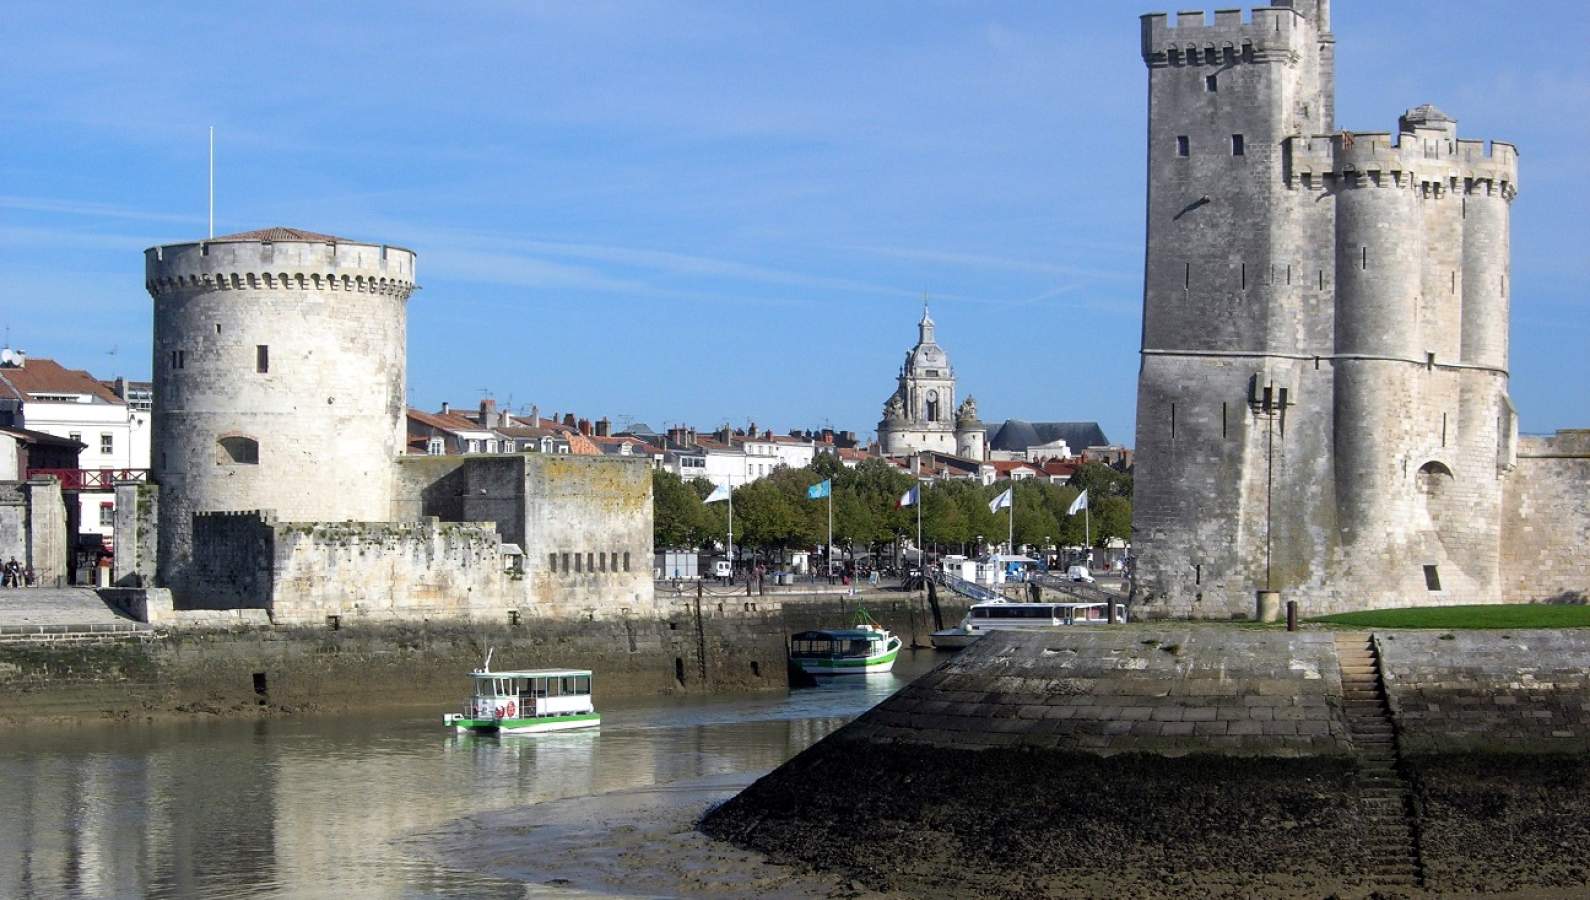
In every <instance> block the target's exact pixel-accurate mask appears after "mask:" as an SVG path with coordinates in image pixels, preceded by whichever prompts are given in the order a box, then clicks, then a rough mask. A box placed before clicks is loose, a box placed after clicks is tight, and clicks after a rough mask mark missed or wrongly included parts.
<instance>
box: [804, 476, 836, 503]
mask: <svg viewBox="0 0 1590 900" xmlns="http://www.w3.org/2000/svg"><path fill="white" fill-rule="evenodd" d="M833 495H834V480H833V479H832V478H824V479H823V480H822V481H819V482H818V483H816V484H814V485H812V486H811V487H809V488H807V489H806V499H807V500H821V499H823V498H824V497H832V496H833Z"/></svg>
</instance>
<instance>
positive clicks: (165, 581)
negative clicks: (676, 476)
mask: <svg viewBox="0 0 1590 900" xmlns="http://www.w3.org/2000/svg"><path fill="white" fill-rule="evenodd" d="M145 261H146V274H147V277H146V284H147V287H148V290H149V293H150V295H151V296H152V297H153V298H154V304H155V316H154V325H155V335H154V372H155V383H154V388H155V390H154V396H155V402H154V449H153V456H154V459H153V468H154V471H153V477H154V481H155V486H153V487H152V488H151V489H149V490H147V491H145V492H144V493H143V494H142V495H141V496H140V497H138V498H137V500H138V502H137V503H136V504H134V505H135V506H136V507H137V508H138V509H140V510H144V511H146V513H145V514H144V515H142V516H132V515H129V516H126V517H124V519H125V521H122V522H119V523H118V524H119V525H121V526H122V530H123V531H124V532H125V533H124V534H123V535H121V536H122V537H125V538H126V539H127V543H128V544H129V545H137V546H139V547H141V548H144V547H149V546H151V545H152V546H154V553H153V554H152V555H153V556H154V557H155V560H154V565H153V566H152V567H151V566H150V565H149V562H150V561H149V560H148V559H147V558H146V557H147V556H148V555H151V554H148V553H143V554H140V556H139V559H138V563H137V565H136V566H134V567H131V568H129V570H128V571H127V572H125V573H118V575H119V581H120V582H121V583H126V584H135V585H148V583H149V580H150V579H149V577H148V571H149V570H150V569H151V568H153V570H154V578H153V581H154V582H155V583H156V584H157V585H158V586H160V587H166V588H170V589H171V591H172V595H173V598H174V600H175V602H176V604H177V608H178V609H214V608H221V609H265V610H267V611H268V612H269V614H270V617H271V620H272V621H273V622H277V623H314V622H324V621H328V620H329V619H330V617H336V618H337V620H339V621H340V620H341V619H342V618H345V617H354V618H360V617H364V618H382V619H423V618H429V617H454V618H502V617H504V616H505V614H508V613H513V614H516V615H526V616H559V617H571V616H578V617H584V618H589V617H591V616H595V615H597V614H599V613H608V612H612V613H618V612H620V611H625V612H627V611H634V612H637V613H639V612H642V611H651V609H650V608H651V606H652V599H653V598H652V582H651V578H650V560H651V555H652V549H651V539H652V525H651V521H652V520H651V516H652V511H651V479H650V473H649V471H648V466H647V462H646V461H645V460H643V459H609V458H606V457H600V458H583V457H582V458H573V457H566V456H545V455H542V454H508V453H504V454H481V455H477V456H462V457H461V456H442V457H432V456H413V455H408V454H406V453H405V450H406V444H407V434H406V429H407V426H406V421H405V409H406V404H405V388H406V385H405V378H404V370H405V363H406V352H407V347H406V334H407V326H406V321H407V312H406V303H407V300H408V298H409V295H410V294H411V293H412V292H413V291H414V290H415V287H416V284H415V280H414V277H415V255H414V253H413V252H411V251H409V250H406V249H402V248H399V247H393V246H390V245H384V244H372V243H365V242H359V241H348V240H344V239H341V238H336V237H332V236H330V235H325V234H317V233H314V232H307V231H300V230H297V229H286V228H271V229H264V230H261V231H254V232H246V233H242V234H236V235H230V236H226V237H220V238H213V239H209V240H205V241H197V242H193V243H187V244H174V245H167V246H161V247H154V248H151V249H150V250H148V251H147V252H146V254H145ZM151 516H152V517H153V519H154V521H155V523H156V524H157V528H156V531H157V535H158V537H157V539H156V540H153V541H151V539H150V535H149V528H148V520H149V519H150V518H151Z"/></svg>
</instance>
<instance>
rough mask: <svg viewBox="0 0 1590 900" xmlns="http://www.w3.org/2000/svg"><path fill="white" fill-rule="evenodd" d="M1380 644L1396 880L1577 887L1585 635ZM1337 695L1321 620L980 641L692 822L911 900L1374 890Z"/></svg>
mask: <svg viewBox="0 0 1590 900" xmlns="http://www.w3.org/2000/svg"><path fill="white" fill-rule="evenodd" d="M1375 640H1377V641H1378V642H1379V644H1378V646H1380V647H1381V648H1382V651H1381V656H1380V658H1381V659H1382V660H1383V661H1384V668H1385V674H1386V678H1385V687H1386V692H1387V695H1388V699H1389V705H1388V706H1387V707H1386V712H1385V715H1386V716H1387V717H1388V720H1389V721H1391V722H1392V723H1394V724H1395V726H1396V728H1397V729H1398V733H1399V736H1398V741H1399V743H1406V745H1407V746H1406V748H1405V750H1404V751H1403V752H1402V754H1401V755H1399V762H1398V771H1399V772H1401V773H1402V776H1401V777H1403V778H1404V779H1405V783H1406V785H1407V796H1408V797H1410V798H1411V802H1410V804H1409V807H1408V809H1409V812H1408V815H1409V817H1410V822H1411V826H1412V828H1413V829H1414V830H1415V831H1416V832H1417V834H1418V836H1419V840H1418V845H1417V848H1416V852H1417V853H1418V854H1419V856H1420V859H1419V860H1418V867H1417V868H1415V869H1411V870H1410V871H1417V872H1420V873H1422V875H1423V879H1424V884H1423V886H1422V888H1421V887H1420V886H1419V885H1416V884H1399V885H1396V886H1395V888H1394V889H1395V890H1397V891H1418V890H1421V889H1422V890H1426V891H1430V890H1433V891H1436V892H1442V891H1466V892H1494V891H1515V892H1517V891H1522V892H1529V893H1531V894H1533V895H1541V896H1556V895H1562V896H1573V895H1575V894H1577V893H1579V892H1580V891H1582V890H1583V889H1584V888H1585V886H1586V883H1587V870H1590V867H1587V866H1586V865H1584V864H1583V862H1582V857H1581V856H1580V855H1578V854H1576V853H1575V852H1574V848H1582V847H1583V846H1585V843H1586V840H1587V839H1590V834H1587V829H1590V825H1587V824H1586V823H1587V822H1590V635H1583V636H1580V635H1567V636H1564V635H1560V634H1546V633H1531V632H1519V633H1514V634H1507V635H1503V634H1493V635H1488V636H1487V635H1467V636H1465V637H1464V639H1463V640H1461V641H1459V640H1456V639H1442V638H1441V636H1439V635H1436V634H1429V635H1422V634H1414V633H1408V632H1403V633H1397V634H1394V635H1393V634H1377V635H1375ZM1459 644H1461V645H1462V646H1461V647H1459V646H1458V645H1459ZM1459 651H1461V652H1459ZM1354 665H1356V663H1354ZM1346 702H1347V700H1345V699H1344V691H1343V681H1342V664H1341V662H1340V660H1339V659H1338V658H1337V650H1336V646H1335V643H1334V641H1333V640H1332V635H1331V634H1330V633H1328V632H1321V633H1316V634H1310V633H1302V634H1287V633H1284V632H1269V631H1254V630H1245V629H1231V628H1220V627H1214V626H1203V627H1199V626H1192V627H1183V628H1171V629H1142V628H1125V629H1112V630H1108V631H1104V630H1100V631H1096V632H1080V631H1079V632H1074V633H1066V634H1033V635H1019V634H1010V635H994V636H990V637H989V638H986V639H985V640H983V641H981V642H979V644H978V645H977V646H975V647H973V648H971V649H970V650H968V651H966V652H965V653H963V654H962V655H961V656H960V657H958V658H955V659H953V660H952V661H950V662H947V663H946V664H945V665H943V666H941V667H940V668H939V669H936V670H935V671H933V672H931V673H929V674H928V675H926V676H923V677H922V678H921V679H919V680H918V681H917V682H916V683H914V684H912V685H911V686H910V687H908V688H907V689H905V690H904V691H901V692H900V693H899V694H897V695H895V696H894V697H892V698H890V699H889V700H887V701H885V702H884V703H883V704H880V705H879V706H878V707H877V708H875V709H874V710H872V711H870V712H869V713H867V714H866V715H864V716H862V717H861V718H859V719H857V720H856V721H855V722H853V723H851V724H850V725H848V726H846V727H845V728H844V729H841V730H840V731H839V732H837V733H835V734H834V735H832V736H830V737H829V738H828V739H826V740H824V741H822V742H820V743H818V744H816V745H814V746H813V747H811V748H809V749H808V750H807V751H806V752H804V753H802V754H801V755H800V756H798V757H796V758H795V759H793V760H791V761H790V762H789V763H787V764H786V765H785V766H783V767H781V768H779V769H777V770H775V771H774V772H772V773H770V774H769V775H768V776H766V777H765V778H763V779H761V780H760V781H758V782H756V783H755V784H753V785H752V786H751V787H750V788H748V789H747V790H746V791H744V792H743V793H741V794H740V795H739V796H737V797H735V798H734V799H733V800H730V801H729V802H727V803H725V804H723V805H722V806H721V807H719V808H717V809H716V810H714V811H712V812H711V813H710V814H709V815H708V816H707V817H706V818H705V819H704V820H703V822H702V826H701V827H702V829H703V830H704V831H706V832H707V833H708V834H710V835H713V836H715V837H718V838H721V839H725V840H729V841H733V842H734V843H737V844H739V845H742V846H747V847H752V848H755V849H758V850H762V851H764V852H766V853H768V854H770V855H771V856H772V857H773V858H774V859H775V860H779V861H783V862H801V863H804V864H807V865H810V866H814V867H817V868H821V869H824V870H831V871H837V872H842V873H845V874H847V875H849V876H851V877H854V878H856V879H858V880H860V881H862V882H864V883H866V884H867V885H869V886H871V887H875V888H880V889H894V890H901V891H904V892H906V893H908V894H913V895H918V896H985V897H1016V896H1125V895H1133V896H1185V895H1189V894H1197V895H1202V896H1310V895H1311V896H1321V897H1323V896H1328V895H1331V894H1339V895H1342V896H1364V895H1367V894H1369V893H1371V892H1374V891H1377V890H1383V889H1385V888H1387V887H1388V885H1386V884H1382V883H1380V882H1378V881H1377V880H1376V879H1377V878H1380V879H1382V880H1384V877H1383V873H1384V871H1385V870H1384V868H1383V861H1384V859H1385V857H1386V852H1387V848H1385V847H1380V846H1377V841H1378V840H1379V839H1380V838H1379V837H1377V832H1376V829H1375V828H1374V827H1372V825H1371V824H1370V823H1367V822H1366V821H1365V818H1364V809H1365V804H1364V803H1363V802H1361V801H1363V800H1364V798H1365V797H1366V796H1367V793H1368V792H1370V791H1372V790H1375V789H1376V788H1373V787H1372V786H1371V782H1372V780H1373V779H1367V778H1366V777H1365V772H1364V771H1363V768H1362V767H1361V766H1360V762H1359V748H1357V747H1355V746H1354V743H1353V730H1352V728H1351V727H1349V726H1348V724H1347V721H1346ZM1399 710H1402V711H1404V712H1405V714H1406V715H1407V717H1408V721H1407V722H1406V723H1405V724H1404V723H1399V722H1398V715H1399V712H1398V711H1399ZM1481 722H1483V723H1485V724H1486V729H1485V730H1486V731H1487V732H1489V733H1491V734H1492V735H1494V736H1493V737H1490V738H1484V739H1481V738H1480V735H1479V734H1478V730H1477V728H1476V725H1477V723H1481ZM1404 730H1405V731H1406V736H1405V737H1404V736H1403V734H1402V732H1403V731H1404ZM1380 789H1381V790H1383V788H1380ZM1369 800H1370V802H1369V804H1368V805H1369V806H1370V807H1373V806H1374V802H1375V801H1374V798H1373V797H1370V798H1369ZM1404 833H1405V834H1406V832H1404ZM1399 852H1400V851H1399ZM1377 863H1379V865H1378V867H1377ZM1377 872H1379V873H1382V874H1378V875H1377V874H1375V873H1377Z"/></svg>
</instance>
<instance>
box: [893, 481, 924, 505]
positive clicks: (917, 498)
mask: <svg viewBox="0 0 1590 900" xmlns="http://www.w3.org/2000/svg"><path fill="white" fill-rule="evenodd" d="M921 502H922V486H921V485H917V486H916V487H914V488H912V489H910V490H909V491H906V492H905V496H904V497H901V498H900V499H898V500H896V501H894V508H895V509H899V508H901V507H903V506H915V505H917V504H918V503H921Z"/></svg>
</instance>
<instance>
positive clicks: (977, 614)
mask: <svg viewBox="0 0 1590 900" xmlns="http://www.w3.org/2000/svg"><path fill="white" fill-rule="evenodd" d="M972 618H974V619H986V618H988V610H986V609H974V610H972Z"/></svg>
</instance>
